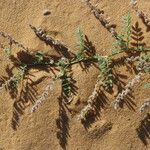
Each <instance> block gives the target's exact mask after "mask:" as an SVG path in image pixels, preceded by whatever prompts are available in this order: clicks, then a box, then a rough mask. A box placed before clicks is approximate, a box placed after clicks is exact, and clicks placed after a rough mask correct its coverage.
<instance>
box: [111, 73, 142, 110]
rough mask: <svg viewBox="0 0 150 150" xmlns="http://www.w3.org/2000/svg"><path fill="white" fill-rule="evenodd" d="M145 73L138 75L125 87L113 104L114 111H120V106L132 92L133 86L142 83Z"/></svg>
mask: <svg viewBox="0 0 150 150" xmlns="http://www.w3.org/2000/svg"><path fill="white" fill-rule="evenodd" d="M142 75H143V73H141V72H140V73H138V74H137V75H136V76H135V77H134V78H133V79H132V80H131V81H130V82H129V83H128V84H127V85H126V86H125V87H124V90H123V91H121V92H120V93H119V94H118V95H117V97H116V99H115V100H114V102H113V105H114V109H118V108H119V106H120V103H121V102H122V101H123V100H124V98H125V97H126V96H127V95H128V94H129V93H131V92H132V88H133V86H134V85H135V84H136V83H138V82H140V81H141V77H142Z"/></svg>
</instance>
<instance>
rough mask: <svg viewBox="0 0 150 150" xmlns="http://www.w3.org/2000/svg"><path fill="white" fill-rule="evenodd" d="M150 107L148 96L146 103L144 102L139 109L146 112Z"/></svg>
mask: <svg viewBox="0 0 150 150" xmlns="http://www.w3.org/2000/svg"><path fill="white" fill-rule="evenodd" d="M149 107H150V98H147V99H146V100H145V101H144V103H143V104H142V106H141V107H140V109H139V111H140V112H141V113H142V112H144V111H145V110H146V109H148V108H149Z"/></svg>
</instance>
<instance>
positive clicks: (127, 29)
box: [123, 13, 132, 49]
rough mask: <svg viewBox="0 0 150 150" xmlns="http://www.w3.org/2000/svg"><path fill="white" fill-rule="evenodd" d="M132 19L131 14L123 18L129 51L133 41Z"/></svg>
mask: <svg viewBox="0 0 150 150" xmlns="http://www.w3.org/2000/svg"><path fill="white" fill-rule="evenodd" d="M131 23H132V17H131V14H130V13H128V14H127V15H126V16H123V24H124V27H123V31H124V38H125V40H126V48H127V49H129V46H130V45H129V44H130V41H131V34H132V24H131Z"/></svg>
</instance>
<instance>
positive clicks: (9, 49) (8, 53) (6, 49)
mask: <svg viewBox="0 0 150 150" xmlns="http://www.w3.org/2000/svg"><path fill="white" fill-rule="evenodd" d="M4 52H5V53H6V55H7V56H10V55H11V48H5V49H4Z"/></svg>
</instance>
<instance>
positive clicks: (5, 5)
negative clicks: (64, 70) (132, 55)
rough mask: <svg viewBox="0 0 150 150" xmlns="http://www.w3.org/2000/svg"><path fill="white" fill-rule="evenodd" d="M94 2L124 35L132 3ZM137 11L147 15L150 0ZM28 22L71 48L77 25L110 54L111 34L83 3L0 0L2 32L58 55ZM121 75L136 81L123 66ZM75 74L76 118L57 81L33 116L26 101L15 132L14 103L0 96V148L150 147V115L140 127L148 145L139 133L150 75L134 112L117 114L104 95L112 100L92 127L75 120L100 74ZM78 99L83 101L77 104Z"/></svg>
mask: <svg viewBox="0 0 150 150" xmlns="http://www.w3.org/2000/svg"><path fill="white" fill-rule="evenodd" d="M92 2H93V4H96V3H97V4H98V7H99V8H102V9H103V10H104V12H105V14H106V15H108V16H109V17H110V18H111V21H112V22H113V23H115V24H116V25H117V31H121V17H122V16H123V15H125V14H126V13H127V12H128V11H129V10H131V9H130V6H129V3H130V0H93V1H92ZM139 7H140V8H141V9H142V10H144V11H145V12H147V13H149V10H150V2H149V0H140V1H139ZM45 9H48V10H50V12H51V14H50V15H47V16H44V15H43V12H44V10H45ZM131 12H132V16H133V25H135V23H136V22H137V21H138V22H139V26H140V27H141V28H142V31H143V33H144V42H146V43H147V46H150V42H149V37H150V33H149V32H146V27H145V25H144V24H143V23H142V21H141V20H140V19H138V17H137V16H136V14H135V12H134V11H133V10H131ZM29 24H32V25H34V26H36V27H42V28H43V29H45V30H47V31H48V32H49V33H50V34H51V35H52V36H53V37H55V38H56V39H59V40H62V41H63V42H64V43H66V44H67V45H68V46H69V47H70V48H71V49H75V48H74V47H75V42H76V37H75V31H76V29H77V27H80V28H81V29H82V31H83V32H84V33H85V34H86V35H87V36H88V38H89V40H90V41H92V43H93V45H94V46H95V48H96V51H97V52H98V53H101V54H109V53H110V49H111V47H112V42H113V41H114V39H113V38H112V37H111V34H110V33H109V32H108V31H107V30H106V29H105V28H103V26H102V25H101V24H100V23H99V21H98V20H96V19H95V17H94V16H93V14H92V13H91V12H90V11H89V8H88V7H87V6H86V5H84V4H83V3H82V2H81V0H64V1H62V0H49V1H48V0H7V1H6V0H0V31H4V32H7V33H9V34H11V35H12V36H13V37H15V39H17V40H18V41H19V42H21V43H22V44H24V45H25V46H27V47H28V48H29V49H32V50H45V51H47V50H49V51H50V53H52V54H56V52H54V50H52V49H51V48H50V47H49V46H46V45H45V44H44V42H42V41H40V40H39V39H38V38H37V37H36V36H35V34H34V33H33V31H32V30H31V29H30V27H29ZM55 33H56V34H55ZM104 50H105V51H104ZM18 51H19V49H15V50H14V53H16V52H18ZM2 56H3V55H2ZM1 66H2V67H1V74H2V75H6V72H5V68H4V67H5V66H6V62H3V63H2V64H1ZM117 71H118V73H120V74H124V75H125V76H127V79H121V80H122V81H124V82H125V83H127V82H128V81H129V80H130V79H132V78H133V77H134V74H132V73H129V71H127V68H126V67H124V66H120V67H118V69H117ZM73 72H74V75H73V76H74V79H75V80H76V81H77V83H76V86H77V87H78V91H77V92H78V94H77V96H76V97H75V98H74V100H73V102H72V104H71V105H70V106H69V109H70V110H72V111H71V112H72V114H70V113H69V112H68V111H67V110H66V109H65V108H64V107H61V106H59V103H58V99H57V98H58V97H59V95H60V91H61V90H60V89H61V87H60V82H59V81H58V82H56V84H55V87H54V90H53V91H52V92H51V93H50V96H49V98H48V99H47V100H46V101H45V103H43V104H42V106H41V107H40V108H39V109H38V110H37V111H36V112H35V113H33V114H31V107H32V103H31V102H30V101H29V102H27V103H25V107H24V108H25V109H24V110H23V114H22V115H19V121H18V123H19V124H18V127H17V130H13V129H12V125H11V123H12V118H13V117H14V116H13V111H14V100H13V99H12V98H10V96H9V94H8V93H7V92H1V96H0V150H61V149H62V148H64V149H65V147H66V149H67V150H148V149H150V140H149V137H150V130H149V126H150V122H149V119H150V117H149V116H148V117H147V118H146V119H147V122H146V123H145V124H146V127H145V129H144V128H143V127H142V131H143V138H142V139H144V140H145V141H146V142H147V146H145V145H144V144H143V142H142V140H141V139H140V138H139V137H138V134H137V130H136V129H137V128H138V127H139V125H140V123H141V120H142V119H144V118H145V117H146V116H147V114H146V113H144V114H142V115H141V114H140V113H139V112H138V108H139V107H140V106H141V104H142V103H143V101H144V99H145V98H147V97H149V96H150V91H149V89H145V88H144V87H143V84H144V83H145V82H150V77H149V76H144V79H143V81H142V82H141V83H140V84H138V85H137V86H136V87H135V88H134V92H133V96H134V98H133V99H132V100H133V102H134V103H135V105H134V104H132V103H131V105H132V106H133V107H134V109H135V110H132V109H130V108H129V107H127V105H124V107H123V108H122V109H120V110H119V111H115V110H114V109H113V107H112V105H111V102H112V101H113V100H114V96H113V94H114V93H112V95H111V94H106V96H107V97H108V100H107V102H106V104H105V107H104V109H102V111H100V112H99V113H100V114H99V116H98V117H97V119H96V120H95V121H94V123H91V124H90V125H89V126H88V127H87V128H85V127H84V126H83V125H82V124H81V123H80V122H79V121H77V114H78V113H79V112H80V110H81V109H82V108H83V106H84V105H85V103H84V102H86V100H87V98H88V96H89V95H90V94H91V93H92V90H93V88H94V85H95V82H96V78H97V75H98V70H97V69H96V68H94V67H90V68H89V70H88V72H84V71H82V69H81V67H80V66H79V65H74V66H73ZM42 73H43V72H40V73H35V75H36V76H37V77H36V78H38V77H40V76H41V74H42ZM36 78H35V79H34V80H36ZM46 82H47V81H45V82H43V83H41V84H40V85H38V86H37V87H36V89H39V90H38V92H39V93H40V91H42V89H43V87H44V86H45V83H46ZM79 100H80V103H79V104H78V105H77V101H79ZM27 101H28V100H27ZM60 107H61V108H60ZM65 111H66V112H65ZM59 115H61V117H62V119H63V123H62V127H60V126H59V121H60V120H59V119H60V118H59ZM59 133H62V137H60V136H58V135H59ZM146 133H147V135H146Z"/></svg>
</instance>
